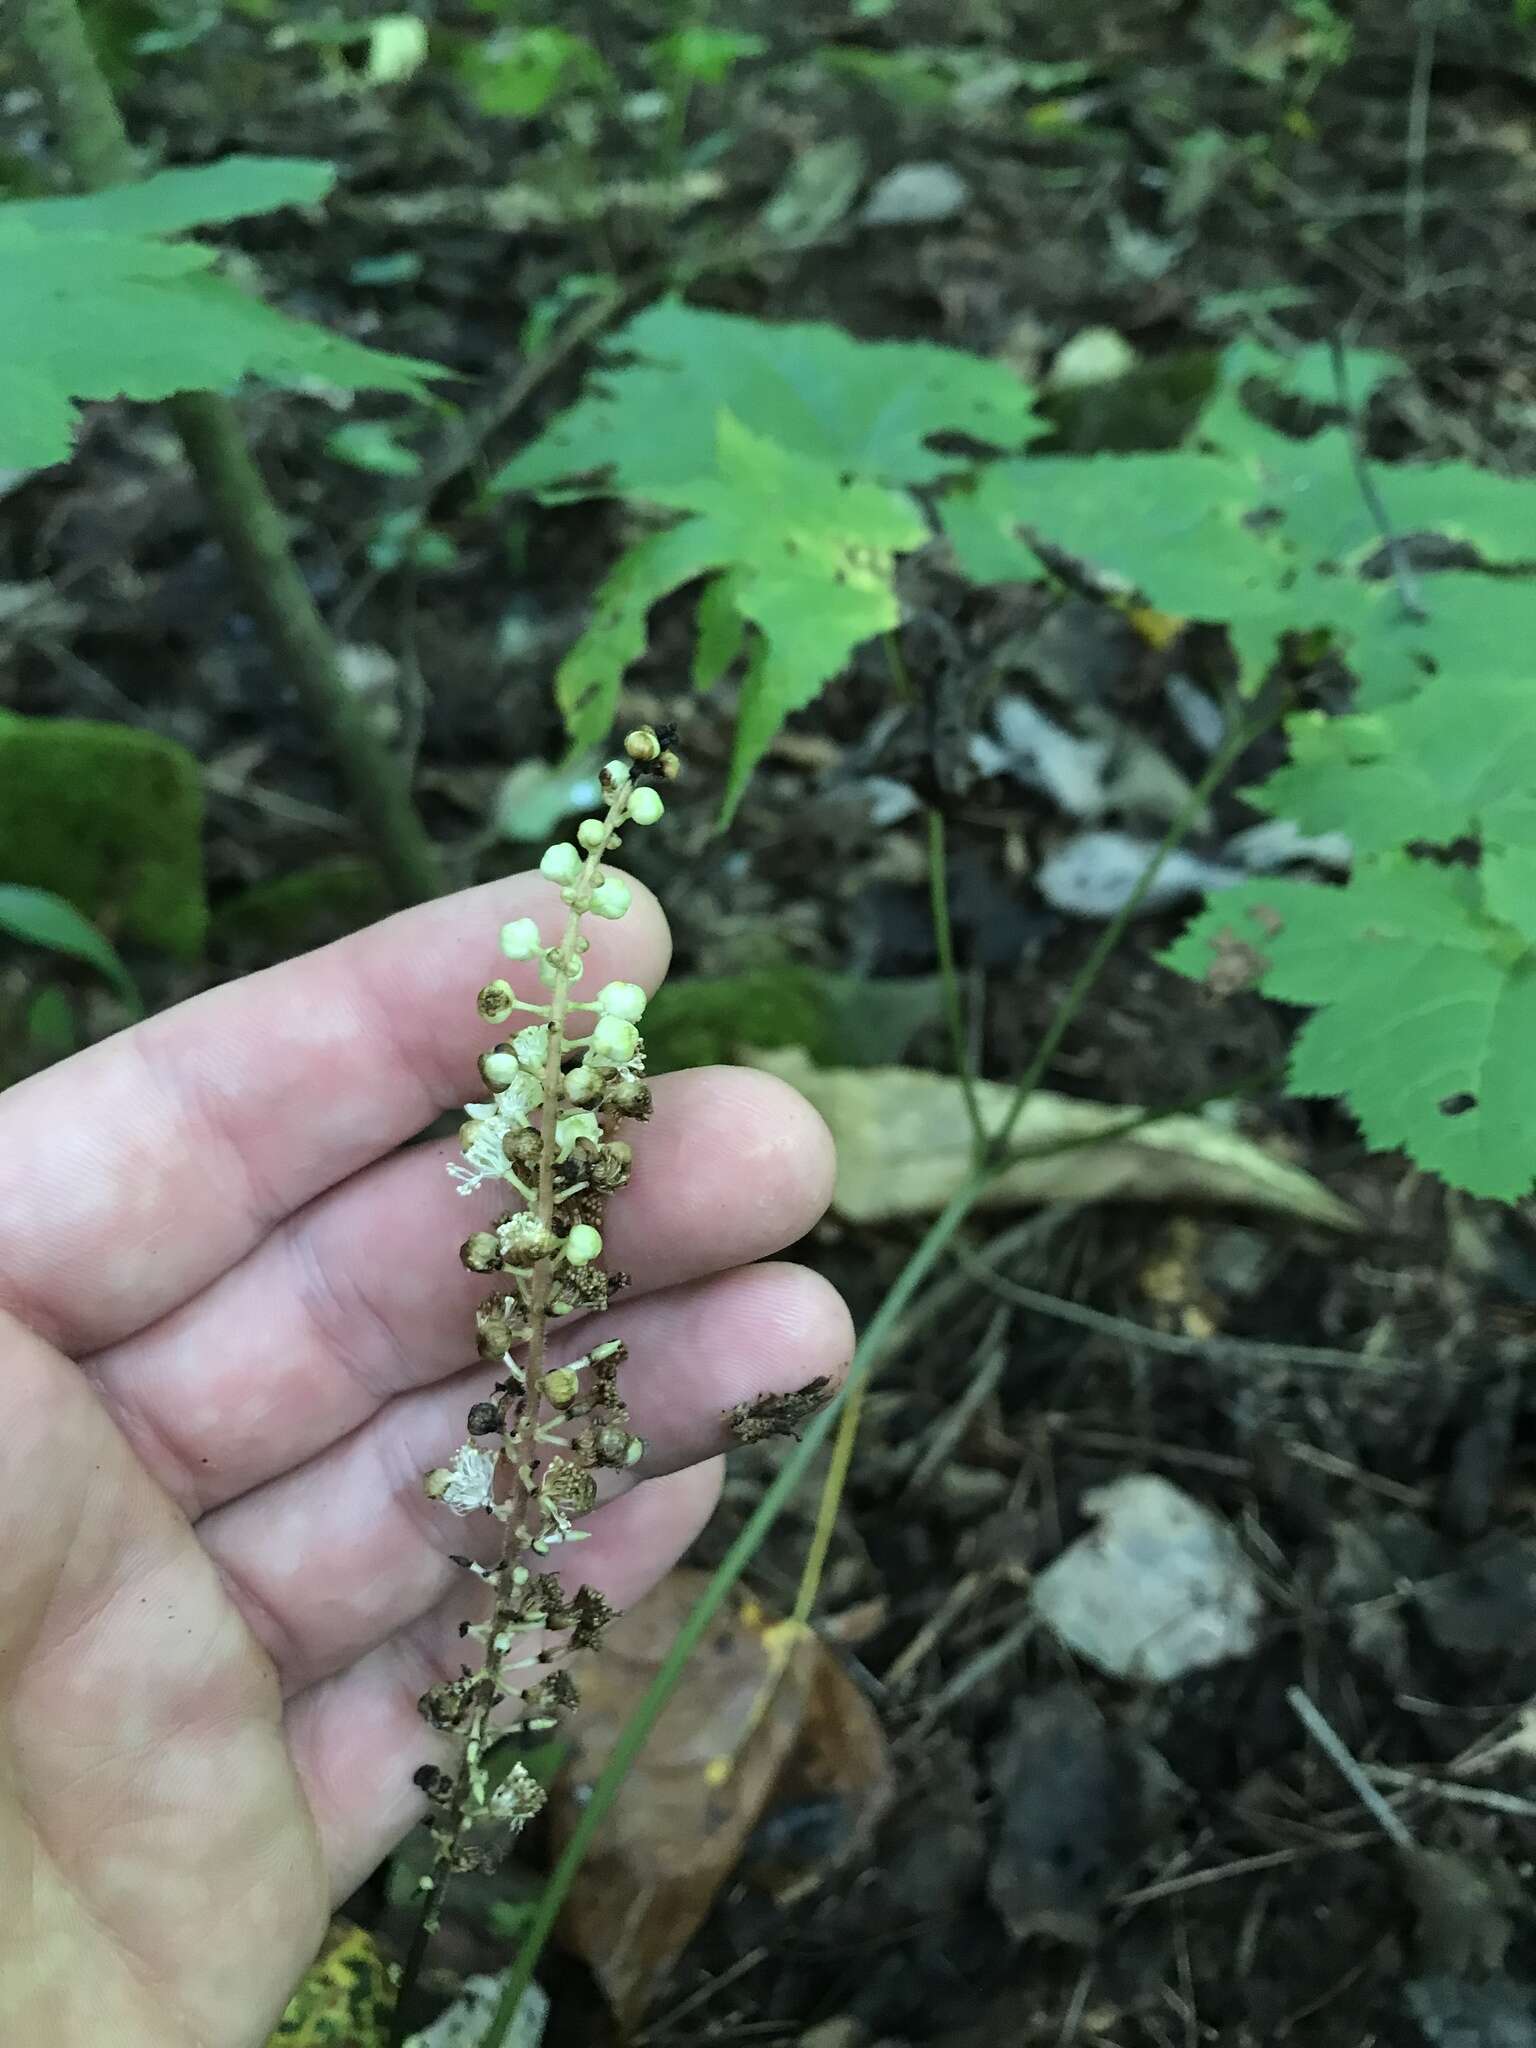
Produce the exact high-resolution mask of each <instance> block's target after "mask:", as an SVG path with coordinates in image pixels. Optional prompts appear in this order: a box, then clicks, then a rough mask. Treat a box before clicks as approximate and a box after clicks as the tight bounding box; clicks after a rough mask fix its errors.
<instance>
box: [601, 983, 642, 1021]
mask: <svg viewBox="0 0 1536 2048" xmlns="http://www.w3.org/2000/svg"><path fill="white" fill-rule="evenodd" d="M593 1008H594V1009H595V1010H596V1011H597V1014H598V1015H599V1016H600V1017H625V1018H627V1019H628V1020H629V1022H630V1023H631V1024H638V1023H639V1022H640V1019H641V1018H642V1017H643V1016H644V1015H645V990H644V989H643V988H641V987H640V985H639V983H638V982H634V981H610V982H606V983H605V984H604V985H603V987H602V988H600V989H599V990H598V992H597V995H596V998H595V999H594V1002H593Z"/></svg>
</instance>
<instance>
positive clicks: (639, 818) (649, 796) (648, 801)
mask: <svg viewBox="0 0 1536 2048" xmlns="http://www.w3.org/2000/svg"><path fill="white" fill-rule="evenodd" d="M665 809H666V805H665V804H664V803H663V802H662V800H661V797H660V795H659V794H658V793H657V792H656V791H655V790H654V789H652V788H651V787H650V785H649V783H644V784H642V785H641V787H640V788H639V789H637V790H636V791H635V793H634V795H633V796H632V797H631V798H630V800H629V822H630V823H631V824H632V825H654V824H655V823H656V822H657V820H658V819H659V818H660V816H661V814H662V812H663V811H664V810H665Z"/></svg>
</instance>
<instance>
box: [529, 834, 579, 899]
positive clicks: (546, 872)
mask: <svg viewBox="0 0 1536 2048" xmlns="http://www.w3.org/2000/svg"><path fill="white" fill-rule="evenodd" d="M539 873H540V874H541V875H542V876H543V877H544V879H545V880H546V881H549V882H558V883H559V884H560V885H561V887H562V888H567V889H568V888H569V887H570V886H571V884H572V883H573V882H576V881H579V880H580V878H581V855H580V854H579V853H578V852H577V851H576V849H575V847H574V846H572V844H571V842H570V841H569V840H568V839H562V840H559V841H558V842H557V843H556V844H555V845H554V846H546V847H545V849H544V858H543V859H542V860H541V861H540V862H539Z"/></svg>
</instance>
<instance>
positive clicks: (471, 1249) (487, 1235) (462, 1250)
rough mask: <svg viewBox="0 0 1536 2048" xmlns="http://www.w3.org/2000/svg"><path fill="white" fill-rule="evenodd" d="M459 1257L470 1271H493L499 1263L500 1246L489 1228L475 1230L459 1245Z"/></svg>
mask: <svg viewBox="0 0 1536 2048" xmlns="http://www.w3.org/2000/svg"><path fill="white" fill-rule="evenodd" d="M459 1257H460V1258H461V1259H462V1260H463V1261H464V1264H465V1265H466V1266H467V1267H468V1268H469V1270H470V1272H471V1273H494V1272H495V1271H496V1268H497V1267H498V1266H499V1265H500V1264H501V1246H500V1245H499V1244H498V1243H497V1242H496V1239H495V1236H494V1234H493V1233H492V1232H491V1231H489V1230H477V1231H476V1232H475V1234H474V1236H473V1237H466V1238H465V1240H464V1242H463V1243H462V1244H461V1245H460V1246H459Z"/></svg>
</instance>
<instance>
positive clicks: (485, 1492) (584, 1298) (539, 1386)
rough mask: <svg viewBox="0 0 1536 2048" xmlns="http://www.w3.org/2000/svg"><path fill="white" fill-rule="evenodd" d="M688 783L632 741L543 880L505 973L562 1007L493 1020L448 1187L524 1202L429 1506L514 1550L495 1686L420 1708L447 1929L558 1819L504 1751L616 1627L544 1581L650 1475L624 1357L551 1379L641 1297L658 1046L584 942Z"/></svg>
mask: <svg viewBox="0 0 1536 2048" xmlns="http://www.w3.org/2000/svg"><path fill="white" fill-rule="evenodd" d="M677 769H678V764H677V758H676V756H675V755H674V754H673V752H672V751H671V747H670V745H669V743H668V736H667V735H666V734H664V733H657V732H656V731H654V730H653V729H652V728H651V727H649V726H642V727H641V728H640V729H639V730H637V731H635V732H632V733H630V734H629V735H628V736H627V738H626V739H625V742H624V753H623V756H622V757H621V758H619V759H616V760H613V761H610V762H609V763H608V764H607V765H606V767H604V769H603V771H602V776H601V783H602V791H603V796H604V799H605V808H604V811H603V814H602V815H601V816H600V817H592V818H587V819H584V820H583V821H582V823H581V825H580V826H579V827H578V828H577V832H576V843H575V844H574V845H572V844H570V843H569V842H564V843H561V844H558V845H555V846H551V847H549V848H548V849H547V851H546V852H545V854H544V857H543V859H542V860H541V861H540V863H539V868H540V872H541V873H542V874H543V875H544V876H545V877H546V879H547V880H549V881H551V882H553V883H554V884H555V885H556V887H557V888H558V889H559V891H560V897H561V901H562V902H563V903H564V905H565V906H566V913H567V914H566V920H565V928H564V931H563V933H562V934H561V936H560V937H559V938H558V939H554V940H548V941H547V940H546V938H545V936H544V935H543V934H541V933H540V931H539V928H538V925H537V924H536V923H535V921H534V920H533V919H532V918H530V917H521V918H517V919H515V920H514V921H513V922H512V923H510V924H508V925H505V926H503V928H502V932H501V950H502V952H503V953H504V954H505V955H506V957H507V958H508V959H509V960H515V961H519V962H524V963H530V964H531V963H537V972H538V979H539V981H540V983H541V984H542V987H543V990H544V992H545V999H544V1000H543V1001H531V1000H526V999H524V998H522V997H520V996H518V995H517V994H516V993H515V992H514V990H513V988H512V986H511V984H510V983H509V982H507V981H505V980H502V979H498V980H495V981H492V982H490V983H489V984H488V985H487V986H486V987H485V988H483V989H482V990H481V991H480V994H479V997H478V999H477V1000H478V1007H479V1011H480V1015H481V1016H482V1017H483V1018H484V1019H485V1020H486V1021H487V1023H489V1024H492V1025H512V1026H513V1027H514V1028H513V1029H512V1030H511V1031H510V1033H509V1035H508V1036H507V1037H505V1038H503V1039H501V1040H500V1041H499V1042H498V1043H497V1044H495V1045H493V1046H492V1047H491V1049H490V1050H489V1051H488V1052H485V1053H483V1054H482V1055H481V1058H480V1075H481V1079H482V1080H483V1081H484V1083H485V1086H486V1090H487V1095H488V1100H485V1101H481V1102H472V1103H469V1104H467V1105H466V1109H465V1122H464V1124H463V1125H462V1127H461V1129H460V1133H459V1147H460V1151H461V1152H462V1154H463V1163H462V1164H457V1165H454V1166H451V1167H450V1168H449V1172H450V1173H451V1174H452V1175H453V1177H454V1178H455V1180H456V1181H457V1182H458V1184H459V1193H460V1194H461V1195H473V1194H474V1193H475V1192H476V1191H477V1190H478V1189H480V1188H482V1187H483V1186H485V1184H486V1183H487V1182H492V1183H495V1184H496V1185H497V1187H498V1188H499V1189H501V1190H503V1191H505V1190H510V1191H511V1195H512V1197H513V1198H515V1204H514V1206H512V1207H510V1208H507V1209H506V1210H504V1212H503V1213H502V1214H500V1215H498V1216H496V1217H495V1218H494V1219H493V1220H492V1221H491V1222H490V1223H489V1224H488V1225H487V1226H486V1227H485V1228H483V1229H480V1230H476V1231H474V1232H472V1233H471V1235H470V1236H469V1237H468V1238H466V1239H465V1241H464V1243H463V1245H462V1246H461V1248H460V1252H459V1256H460V1258H461V1260H462V1261H463V1263H464V1265H465V1266H466V1267H467V1268H468V1269H469V1270H470V1272H472V1273H483V1274H485V1275H487V1276H490V1277H493V1278H494V1283H495V1292H494V1293H492V1294H490V1295H489V1296H488V1297H487V1298H486V1300H484V1301H483V1302H482V1303H481V1304H480V1307H479V1309H478V1310H477V1311H476V1316H475V1332H476V1340H477V1345H478V1348H479V1351H480V1354H481V1356H482V1357H484V1358H486V1359H488V1360H491V1361H493V1362H495V1363H496V1364H497V1365H499V1367H500V1368H501V1377H500V1378H498V1379H497V1380H496V1381H495V1382H494V1384H493V1385H492V1387H491V1389H490V1391H489V1392H488V1394H487V1395H486V1396H485V1397H484V1398H483V1399H481V1400H478V1401H476V1402H475V1404H474V1406H473V1407H472V1408H471V1409H470V1411H469V1415H468V1418H467V1434H466V1437H465V1440H464V1442H463V1443H461V1444H460V1445H459V1447H458V1449H457V1450H456V1451H455V1452H454V1454H453V1456H452V1458H451V1459H450V1460H449V1462H448V1463H447V1464H445V1465H441V1466H439V1467H437V1468H436V1469H435V1470H434V1471H432V1472H429V1473H428V1474H427V1476H426V1491H427V1493H428V1494H429V1495H430V1496H431V1498H433V1499H434V1500H437V1501H440V1502H441V1503H442V1505H443V1507H444V1508H446V1509H448V1510H449V1511H450V1512H452V1513H453V1514H456V1515H461V1516H470V1515H477V1514H484V1515H486V1516H488V1517H490V1518H491V1520H492V1521H493V1522H494V1523H496V1524H499V1525H500V1540H499V1544H498V1546H497V1549H498V1555H497V1556H496V1557H495V1559H494V1561H493V1562H491V1563H480V1562H477V1561H475V1560H474V1559H472V1558H469V1557H464V1556H460V1557H456V1558H455V1560H454V1562H455V1563H456V1564H458V1565H459V1566H460V1567H461V1568H462V1569H463V1571H464V1572H465V1573H466V1574H467V1575H468V1576H469V1577H470V1578H472V1579H474V1580H477V1581H480V1582H482V1583H483V1585H484V1586H485V1587H486V1588H487V1589H488V1593H489V1603H488V1605H489V1612H488V1613H486V1614H485V1615H484V1617H483V1618H481V1619H475V1620H466V1621H465V1622H464V1623H462V1624H461V1626H460V1631H459V1633H460V1636H461V1637H462V1638H463V1640H464V1641H465V1642H466V1643H471V1642H472V1643H474V1644H476V1645H477V1646H478V1647H479V1650H480V1661H479V1664H478V1665H471V1664H468V1663H466V1664H464V1665H463V1666H462V1668H461V1670H460V1673H459V1676H458V1677H456V1678H453V1679H448V1680H445V1681H444V1682H442V1683H441V1684H438V1685H435V1686H433V1687H432V1688H431V1690H430V1691H428V1692H427V1693H426V1694H425V1695H424V1696H423V1699H422V1702H421V1710H422V1713H423V1715H424V1717H425V1718H426V1720H427V1721H428V1722H429V1723H430V1725H431V1726H432V1727H434V1728H436V1729H439V1730H441V1731H443V1732H445V1733H448V1734H451V1735H452V1736H453V1737H454V1738H455V1741H456V1743H457V1745H458V1765H457V1768H456V1769H455V1770H453V1771H447V1770H442V1769H439V1768H438V1767H437V1766H436V1765H432V1764H428V1765H423V1767H422V1769H421V1770H420V1771H419V1772H418V1773H417V1775H416V1782H417V1783H418V1784H419V1785H420V1786H421V1788H422V1790H423V1791H424V1792H425V1793H426V1795H427V1797H428V1799H429V1801H430V1802H431V1803H432V1806H433V1808H434V1822H433V1832H434V1836H435V1840H436V1847H437V1857H436V1863H435V1866H434V1870H433V1873H432V1875H431V1876H430V1877H428V1878H427V1879H425V1880H424V1881H423V1888H424V1890H425V1891H426V1892H427V1893H428V1914H427V1921H428V1926H429V1928H430V1926H432V1925H435V1923H436V1917H437V1914H438V1913H440V1911H441V1899H442V1890H443V1886H444V1884H445V1882H446V1878H447V1875H448V1874H449V1873H450V1872H452V1871H457V1870H474V1869H487V1868H491V1867H493V1866H494V1864H495V1863H496V1862H498V1861H499V1860H500V1858H501V1857H502V1856H503V1855H504V1854H505V1852H506V1850H507V1849H508V1847H509V1846H510V1845H511V1843H512V1841H513V1840H515V1838H516V1836H517V1835H518V1834H519V1833H520V1832H521V1830H522V1829H523V1828H524V1827H525V1826H526V1825H527V1823H528V1821H529V1820H531V1819H532V1818H533V1816H534V1814H536V1813H537V1812H538V1810H539V1808H540V1806H541V1805H542V1803H543V1794H542V1791H541V1790H540V1788H539V1786H538V1784H537V1782H536V1781H535V1780H534V1779H533V1778H532V1777H531V1776H530V1775H529V1774H528V1772H527V1771H526V1770H524V1768H523V1767H522V1766H521V1765H520V1764H514V1765H513V1766H512V1768H511V1770H510V1771H507V1772H501V1773H497V1772H494V1771H493V1770H492V1768H491V1763H490V1750H491V1747H492V1745H493V1743H495V1742H497V1741H499V1740H500V1739H501V1737H503V1736H504V1735H506V1734H507V1733H509V1732H512V1731H526V1732H527V1733H529V1734H534V1733H538V1732H541V1731H543V1730H546V1729H548V1728H550V1727H552V1726H553V1725H554V1724H555V1721H556V1720H557V1718H558V1716H559V1715H560V1714H561V1713H564V1712H566V1711H567V1710H569V1708H571V1707H573V1706H574V1705H575V1704H576V1703H577V1691H576V1685H575V1682H574V1680H573V1678H572V1676H571V1674H570V1672H569V1671H568V1670H567V1669H565V1668H564V1666H563V1663H562V1660H563V1659H564V1658H565V1657H566V1655H567V1654H568V1652H569V1651H571V1650H573V1649H590V1648H593V1647H595V1645H596V1644H597V1642H598V1640H599V1638H600V1637H601V1635H602V1632H603V1629H604V1627H605V1626H606V1625H607V1623H608V1622H609V1621H611V1620H612V1619H613V1614H612V1610H611V1609H610V1608H609V1607H608V1605H607V1603H606V1602H605V1601H604V1599H603V1598H602V1596H601V1594H599V1593H598V1592H596V1591H595V1590H594V1589H593V1588H591V1587H590V1586H582V1587H580V1588H578V1589H577V1590H576V1591H575V1592H574V1593H571V1594H569V1595H567V1594H566V1593H565V1591H564V1590H563V1588H562V1585H561V1581H560V1580H559V1579H558V1578H556V1577H555V1576H554V1575H553V1574H552V1573H551V1572H549V1571H547V1570H540V1569H539V1568H538V1567H539V1564H540V1561H541V1560H543V1559H544V1558H546V1557H547V1556H548V1554H549V1552H550V1551H551V1550H553V1549H555V1548H556V1547H557V1546H558V1545H561V1544H567V1543H573V1542H576V1541H578V1540H579V1539H580V1537H581V1536H582V1534H583V1531H582V1530H581V1528H580V1527H579V1526H578V1525H579V1523H580V1521H581V1518H582V1517H583V1516H584V1515H586V1514H587V1513H589V1512H590V1510H591V1509H592V1508H593V1507H594V1506H595V1505H596V1501H597V1491H598V1474H599V1472H601V1471H602V1470H604V1469H608V1470H612V1471H617V1472H622V1471H626V1470H629V1469H631V1468H632V1467H634V1466H635V1465H636V1464H638V1462H639V1461H640V1459H641V1458H642V1457H643V1456H644V1454H645V1444H644V1442H643V1441H642V1439H641V1438H640V1437H638V1436H636V1435H635V1434H634V1432H633V1430H632V1429H631V1427H630V1418H629V1411H628V1409H627V1407H626V1406H625V1404H624V1400H623V1398H622V1395H621V1393H620V1391H619V1368H620V1366H621V1365H622V1364H623V1362H624V1356H625V1352H624V1346H623V1344H622V1343H621V1342H620V1341H619V1340H618V1339H610V1340H608V1341H607V1342H605V1343H600V1344H596V1345H594V1346H593V1347H592V1348H591V1349H590V1350H588V1351H587V1352H586V1353H585V1354H584V1355H583V1356H582V1357H580V1358H575V1359H571V1360H569V1361H568V1362H563V1363H555V1362H553V1361H552V1360H551V1359H550V1358H549V1356H548V1353H547V1335H548V1326H549V1324H550V1322H551V1320H552V1319H554V1318H557V1317H562V1316H569V1315H573V1314H576V1313H578V1312H583V1311H592V1310H598V1309H602V1308H605V1307H606V1306H607V1304H608V1298H609V1295H610V1294H611V1293H613V1292H615V1291H616V1290H617V1289H618V1288H620V1287H622V1286H623V1285H624V1284H625V1277H626V1276H625V1275H623V1274H621V1273H615V1272H611V1271H607V1270H605V1269H604V1267H603V1266H602V1264H601V1263H600V1262H601V1259H602V1255H603V1212H604V1209H605V1206H606V1204H607V1202H608V1200H609V1198H610V1197H611V1196H612V1195H614V1194H616V1193H617V1192H618V1191H619V1190H620V1189H621V1188H623V1187H624V1186H625V1185H626V1184H627V1182H628V1180H629V1177H630V1170H631V1166H632V1157H631V1153H630V1148H629V1146H628V1145H627V1144H626V1143H625V1142H624V1141H623V1140H622V1139H620V1138H618V1137H617V1136H616V1135H615V1132H616V1130H617V1128H618V1126H619V1125H620V1124H621V1123H623V1122H625V1121H626V1120H628V1121H635V1122H643V1121H644V1120H645V1119H646V1118H647V1117H649V1115H650V1113H651V1096H650V1090H649V1089H648V1088H647V1086H646V1084H645V1080H644V1073H645V1047H644V1043H643V1041H642V1039H641V1036H640V1023H641V1019H642V1016H643V1014H644V1011H645V992H644V990H643V989H641V988H639V987H637V986H636V985H635V984H634V983H633V982H627V981H610V982H608V983H606V984H605V985H604V986H603V987H602V988H600V989H598V990H597V992H596V994H595V995H593V996H592V997H590V998H588V999H582V998H581V997H580V996H579V995H578V994H577V993H576V991H577V990H578V988H579V985H580V982H581V979H582V974H583V968H584V965H585V958H584V956H585V955H586V953H587V952H588V950H589V942H588V940H587V938H586V937H585V936H584V934H583V932H582V929H581V926H582V921H583V919H584V918H586V917H587V916H589V915H591V916H597V917H605V918H620V917H623V915H624V913H625V912H626V910H627V909H628V908H629V888H628V885H627V884H626V883H625V881H624V880H623V878H622V876H620V875H616V874H611V873H608V872H607V871H605V869H604V868H603V865H602V862H603V860H604V859H605V858H606V857H607V856H608V855H609V854H610V853H612V852H613V851H614V850H615V849H616V848H617V847H618V846H619V845H620V844H621V839H620V833H621V831H622V829H624V828H625V827H628V826H631V825H636V826H647V825H654V824H655V823H656V822H657V821H658V820H659V819H660V817H661V815H662V812H663V808H664V806H663V803H662V798H661V794H660V792H659V790H658V789H657V787H656V784H657V783H658V782H661V781H670V780H672V779H673V777H675V776H676V774H677Z"/></svg>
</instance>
